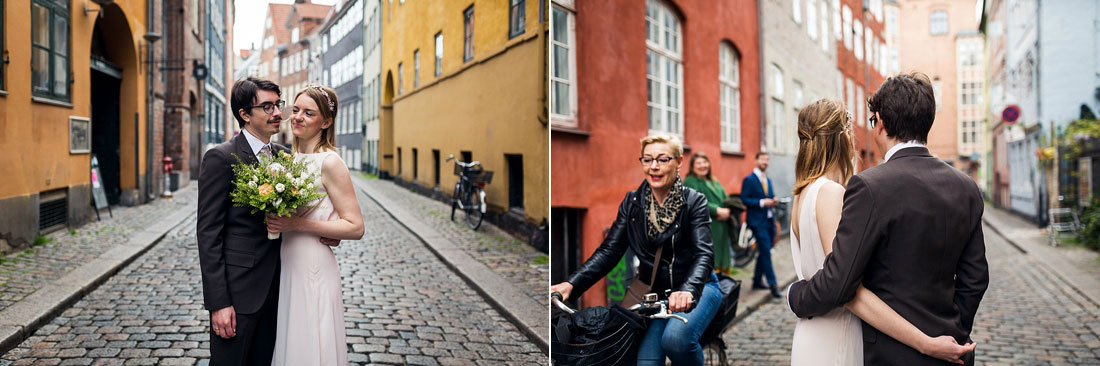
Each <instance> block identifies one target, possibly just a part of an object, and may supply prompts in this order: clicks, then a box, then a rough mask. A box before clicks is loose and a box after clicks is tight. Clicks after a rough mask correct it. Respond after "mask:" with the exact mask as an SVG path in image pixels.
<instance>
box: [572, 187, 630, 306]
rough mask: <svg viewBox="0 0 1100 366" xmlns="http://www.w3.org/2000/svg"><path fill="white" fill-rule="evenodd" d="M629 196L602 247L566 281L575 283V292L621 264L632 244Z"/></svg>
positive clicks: (582, 289)
mask: <svg viewBox="0 0 1100 366" xmlns="http://www.w3.org/2000/svg"><path fill="white" fill-rule="evenodd" d="M629 198H630V195H629V194H628V195H627V197H626V198H624V199H623V202H622V203H621V204H620V205H619V213H618V215H617V216H615V222H614V223H612V224H611V229H610V230H608V232H607V236H606V237H604V239H603V243H600V247H599V248H596V251H595V252H593V253H592V256H590V257H588V260H586V261H585V262H584V264H582V265H581V268H579V269H577V271H576V272H574V273H573V275H572V276H569V280H567V281H566V282H569V283H570V284H572V285H573V293H576V294H580V293H583V292H584V291H586V290H588V288H589V287H592V285H593V284H595V283H596V281H599V280H600V279H601V278H603V277H604V276H606V275H607V273H608V272H611V269H612V268H614V267H615V265H617V264H619V260H620V259H621V258H622V257H623V254H624V253H626V248H627V247H629V246H630V243H628V242H627V236H626V231H627V229H628V225H627V223H628V221H629V218H628V216H629V214H628V210H627V204H628V203H627V200H628V199H629ZM574 297H575V296H574Z"/></svg>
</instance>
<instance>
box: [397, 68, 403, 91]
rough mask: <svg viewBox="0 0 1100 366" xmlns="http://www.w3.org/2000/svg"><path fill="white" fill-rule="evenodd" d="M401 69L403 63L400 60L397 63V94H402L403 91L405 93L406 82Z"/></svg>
mask: <svg viewBox="0 0 1100 366" xmlns="http://www.w3.org/2000/svg"><path fill="white" fill-rule="evenodd" d="M401 71H402V66H401V63H400V62H398V63H397V95H401V93H403V92H404V91H405V83H404V78H403V77H402V74H403V73H402V72H401Z"/></svg>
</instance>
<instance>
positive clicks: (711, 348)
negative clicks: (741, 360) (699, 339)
mask: <svg viewBox="0 0 1100 366" xmlns="http://www.w3.org/2000/svg"><path fill="white" fill-rule="evenodd" d="M703 364H704V365H708V366H726V365H728V363H727V360H726V342H723V341H722V339H721V338H715V339H713V340H711V341H710V342H707V344H704V345H703Z"/></svg>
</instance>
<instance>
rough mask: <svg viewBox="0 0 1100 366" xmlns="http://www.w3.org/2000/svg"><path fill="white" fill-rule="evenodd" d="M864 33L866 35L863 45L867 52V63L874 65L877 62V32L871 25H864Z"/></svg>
mask: <svg viewBox="0 0 1100 366" xmlns="http://www.w3.org/2000/svg"><path fill="white" fill-rule="evenodd" d="M863 34H864V35H865V36H866V38H865V40H864V42H863V47H864V48H865V49H866V53H867V65H872V64H874V63H875V57H874V53H875V33H874V32H872V31H871V27H869V26H864V28H863Z"/></svg>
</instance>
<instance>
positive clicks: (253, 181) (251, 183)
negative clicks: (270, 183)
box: [248, 180, 256, 188]
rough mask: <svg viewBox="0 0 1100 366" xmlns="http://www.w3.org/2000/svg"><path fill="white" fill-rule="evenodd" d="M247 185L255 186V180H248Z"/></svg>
mask: <svg viewBox="0 0 1100 366" xmlns="http://www.w3.org/2000/svg"><path fill="white" fill-rule="evenodd" d="M248 186H249V187H252V188H256V181H255V180H251V181H248Z"/></svg>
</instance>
